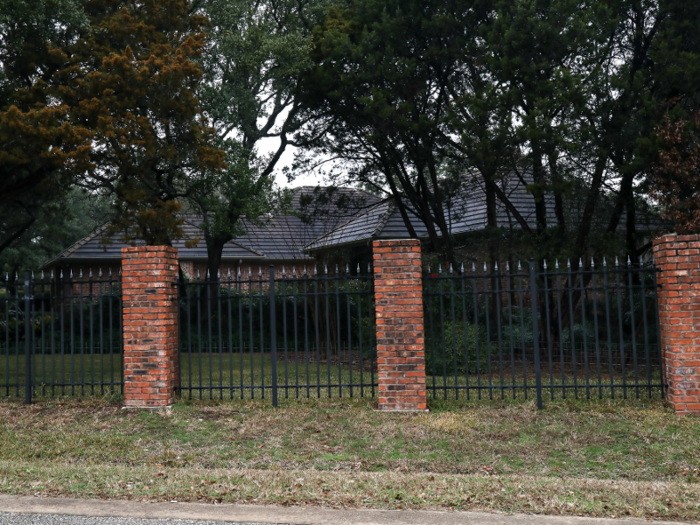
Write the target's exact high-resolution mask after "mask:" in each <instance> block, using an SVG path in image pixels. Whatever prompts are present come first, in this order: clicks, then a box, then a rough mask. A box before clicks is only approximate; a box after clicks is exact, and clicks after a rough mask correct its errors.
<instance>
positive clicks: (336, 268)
mask: <svg viewBox="0 0 700 525" xmlns="http://www.w3.org/2000/svg"><path fill="white" fill-rule="evenodd" d="M335 275H336V276H337V275H338V265H337V264H336V265H335Z"/></svg>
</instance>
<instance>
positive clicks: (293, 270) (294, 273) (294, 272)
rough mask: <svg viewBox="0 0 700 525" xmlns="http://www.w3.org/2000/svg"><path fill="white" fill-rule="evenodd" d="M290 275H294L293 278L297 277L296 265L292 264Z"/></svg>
mask: <svg viewBox="0 0 700 525" xmlns="http://www.w3.org/2000/svg"><path fill="white" fill-rule="evenodd" d="M292 277H294V278H295V279H296V277H297V267H296V266H292Z"/></svg>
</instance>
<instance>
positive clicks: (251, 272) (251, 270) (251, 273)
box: [248, 266, 253, 279]
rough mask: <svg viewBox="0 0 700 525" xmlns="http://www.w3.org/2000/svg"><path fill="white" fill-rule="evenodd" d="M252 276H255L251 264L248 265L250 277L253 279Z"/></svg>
mask: <svg viewBox="0 0 700 525" xmlns="http://www.w3.org/2000/svg"><path fill="white" fill-rule="evenodd" d="M252 278H253V269H252V268H251V267H250V266H248V279H252Z"/></svg>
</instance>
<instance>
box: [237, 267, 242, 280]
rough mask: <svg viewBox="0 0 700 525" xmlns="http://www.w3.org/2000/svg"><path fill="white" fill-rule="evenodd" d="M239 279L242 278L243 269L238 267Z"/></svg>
mask: <svg viewBox="0 0 700 525" xmlns="http://www.w3.org/2000/svg"><path fill="white" fill-rule="evenodd" d="M238 278H239V279H240V278H241V267H240V266H239V267H238Z"/></svg>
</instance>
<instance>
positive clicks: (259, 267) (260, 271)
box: [258, 266, 262, 279]
mask: <svg viewBox="0 0 700 525" xmlns="http://www.w3.org/2000/svg"><path fill="white" fill-rule="evenodd" d="M258 277H259V278H260V279H262V266H258Z"/></svg>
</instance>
